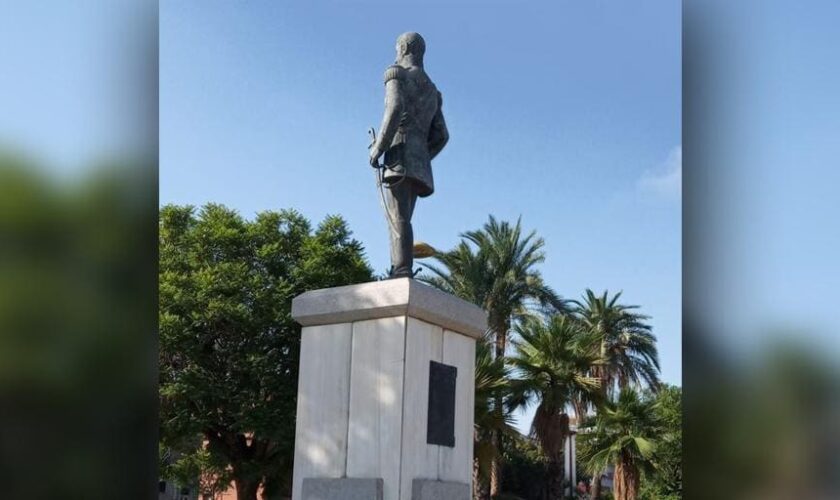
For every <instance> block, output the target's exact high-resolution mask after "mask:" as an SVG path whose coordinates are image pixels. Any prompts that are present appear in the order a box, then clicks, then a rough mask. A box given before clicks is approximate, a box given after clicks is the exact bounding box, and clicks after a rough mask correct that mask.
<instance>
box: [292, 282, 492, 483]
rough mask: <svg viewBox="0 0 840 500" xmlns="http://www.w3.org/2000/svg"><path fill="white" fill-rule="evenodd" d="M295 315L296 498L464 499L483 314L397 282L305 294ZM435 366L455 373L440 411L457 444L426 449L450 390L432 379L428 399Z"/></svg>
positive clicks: (295, 307) (295, 304)
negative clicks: (298, 328) (450, 403)
mask: <svg viewBox="0 0 840 500" xmlns="http://www.w3.org/2000/svg"><path fill="white" fill-rule="evenodd" d="M292 316H293V317H294V319H295V320H296V321H298V322H299V323H300V324H301V325H303V327H304V328H303V336H302V343H301V359H300V380H299V385H298V403H297V421H296V437H295V439H296V441H295V463H294V482H293V490H292V499H293V500H333V499H341V498H348V499H349V498H353V499H359V500H362V499H364V500H368V499H369V500H378V499H383V500H430V499H432V498H435V499H441V500H469V497H470V481H471V478H472V461H473V405H474V376H475V341H476V339H477V338H479V337H480V336H481V335H482V334H483V333H484V331H485V329H486V324H487V318H486V315H485V314H484V312H483V311H482V310H481V309H480V308H479V307H477V306H475V305H473V304H470V303H468V302H466V301H463V300H461V299H458V298H456V297H454V296H451V295H449V294H446V293H443V292H441V291H439V290H436V289H434V288H432V287H429V286H427V285H424V284H422V283H420V282H417V281H415V280H413V279H409V278H401V279H394V280H387V281H379V282H373V283H364V284H361V285H352V286H346V287H338V288H329V289H324V290H314V291H311V292H307V293H304V294H302V295H300V296H298V297H296V298H295V299H294V301H293V302H292ZM432 362H436V363H442V364H444V365H447V366H446V367H445V370H444V371H445V372H446V373H448V374H451V373H453V372H455V371H457V376H456V377H454V381H453V380H452V378H451V377H450V378H448V379H446V381H447V383H449V387H450V389H451V388H452V387H453V386H454V412H447V411H444V412H443V414H444V417H443V420H444V421H445V422H444V428H446V429H449V432H451V431H452V430H453V429H454V446H449V444H453V443H451V441H450V442H448V443H447V444H429V441H430V439H431V440H432V441H435V439H434V438H430V435H433V434H435V433H438V434H439V431H440V427H439V426H438V424H439V423H440V422H439V421H440V420H441V419H439V418H433V419H432V420H434V421H435V422H436V423H432V422H430V419H429V408H430V405H432V407H433V410H432V411H433V415H438V414H439V413H440V405H439V403H438V401H439V400H440V398H439V397H438V395H439V394H444V396H443V399H447V397H451V392H452V391H451V390H450V391H449V392H446V391H444V392H441V391H440V390H439V385H440V384H439V383H438V380H439V379H435V378H434V375H432V377H433V379H432V381H431V384H432V386H433V387H432V391H431V392H433V393H434V394H435V396H433V397H432V398H431V400H430V371H434V370H432V369H431V365H432V364H433V363H432ZM453 367H454V370H453ZM443 385H447V384H443ZM446 394H448V395H449V396H447V395H446ZM445 406H446V405H444V407H445ZM431 427H434V428H435V432H433V433H432V434H430V433H429V431H430V428H431ZM449 436H450V437H451V434H449ZM304 482H306V485H304Z"/></svg>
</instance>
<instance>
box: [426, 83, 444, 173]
mask: <svg viewBox="0 0 840 500" xmlns="http://www.w3.org/2000/svg"><path fill="white" fill-rule="evenodd" d="M447 142H449V130H448V129H447V128H446V121H445V120H444V119H443V98H442V97H441V95H440V92H438V109H437V113H435V117H434V118H433V119H432V127H431V129H429V156H430V158H434V157H435V156H437V155H438V153H440V152H441V151H442V150H443V148H444V146H446V143H447Z"/></svg>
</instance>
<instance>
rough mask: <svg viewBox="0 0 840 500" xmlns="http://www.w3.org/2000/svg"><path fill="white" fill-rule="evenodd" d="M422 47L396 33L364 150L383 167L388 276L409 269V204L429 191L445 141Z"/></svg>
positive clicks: (411, 236)
mask: <svg viewBox="0 0 840 500" xmlns="http://www.w3.org/2000/svg"><path fill="white" fill-rule="evenodd" d="M425 52H426V42H425V41H424V40H423V37H421V36H420V35H419V34H418V33H403V34H402V35H400V36H399V38H397V60H396V64H394V65H393V66H390V67H389V68H388V69H387V70H385V116H384V117H383V119H382V125H381V127H380V129H379V135H378V136H377V138H376V140H375V141H374V143H373V144H372V146H371V149H370V163H371V165H373V166H374V167H378V168H383V175H382V183H383V185H384V187H385V189H384V192H385V194H384V198H385V209H386V214H385V215H386V217H388V219H389V226H390V233H391V273H390V274H391V277H392V278H401V277H406V276H407V277H411V276H413V274H414V273H413V269H412V266H413V261H414V256H413V253H412V252H413V246H414V234H413V232H412V229H411V215H412V213H413V212H414V203H415V202H416V201H417V197H418V196H419V197H426V196H429V195H431V194H432V192H434V189H435V188H434V182H433V180H432V163H431V160H432V158H434V157H435V156H437V154H438V153H440V152H441V150H442V149H443V147H444V146H445V145H446V142H447V141H448V140H449V132H448V131H447V130H446V122H444V120H443V112H442V111H441V105H442V99H441V95H440V92H438V90H437V87H435V84H434V83H432V80H431V79H430V78H429V75H427V74H426V71H424V70H423V54H424V53H425ZM383 154H384V162H383V165H380V164H379V158H380V157H381V156H382V155H383Z"/></svg>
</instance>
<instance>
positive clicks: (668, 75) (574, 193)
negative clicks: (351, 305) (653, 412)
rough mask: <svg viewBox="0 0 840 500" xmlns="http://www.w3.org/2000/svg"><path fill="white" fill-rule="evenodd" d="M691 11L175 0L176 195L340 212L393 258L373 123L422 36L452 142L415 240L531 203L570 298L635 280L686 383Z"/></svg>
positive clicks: (169, 16) (170, 170)
mask: <svg viewBox="0 0 840 500" xmlns="http://www.w3.org/2000/svg"><path fill="white" fill-rule="evenodd" d="M680 15H681V11H680V3H679V2H676V1H671V2H645V3H642V4H633V5H632V6H631V5H630V4H628V3H622V2H614V3H611V4H609V5H607V4H606V3H605V2H550V3H549V2H547V3H546V4H544V5H540V6H527V7H525V6H521V7H516V8H510V7H501V6H495V5H493V4H491V5H484V6H481V7H478V6H472V7H455V6H449V5H445V4H443V3H437V4H433V5H432V6H430V7H428V8H424V9H419V8H417V7H416V6H413V4H412V5H408V6H406V7H402V6H400V5H399V4H396V3H393V2H391V3H388V4H384V3H383V4H378V3H362V4H357V5H352V6H348V5H331V6H329V7H326V6H314V5H307V6H302V5H298V6H291V5H288V4H287V3H286V2H271V1H263V2H257V1H251V2H231V1H209V2H208V1H206V0H201V1H198V0H195V1H185V0H179V1H172V2H163V3H162V5H161V6H160V202H161V203H162V204H165V203H178V204H194V205H201V204H203V203H205V202H210V201H212V202H219V203H224V204H226V205H228V206H230V207H233V208H236V209H238V210H239V211H240V212H241V213H242V214H243V215H245V216H246V217H251V216H253V215H254V214H255V213H256V212H258V211H261V210H267V209H272V210H277V209H282V208H295V209H298V210H300V211H301V212H303V213H304V214H305V215H306V216H307V217H309V218H310V219H312V220H313V221H318V220H320V219H322V218H323V217H324V216H325V215H327V214H341V215H342V216H344V217H345V218H346V219H347V220H348V222H349V225H350V227H351V228H352V230H353V231H354V233H355V237H356V238H358V239H359V240H361V241H362V242H363V244H364V245H365V248H366V250H367V254H368V256H369V258H370V261H371V263H372V265H373V267H374V268H375V270H376V271H377V272H381V271H384V270H385V269H386V268H387V267H388V265H389V263H388V242H387V225H386V222H385V219H384V217H383V215H382V211H381V208H380V205H379V199H378V196H377V193H376V190H375V184H374V175H373V172H372V170H371V168H370V167H369V166H368V165H367V161H366V158H367V150H366V146H367V144H368V137H367V135H366V131H367V129H368V127H370V126H372V125H376V126H378V124H379V121H380V120H381V113H382V102H383V86H382V81H381V77H382V73H383V71H384V69H385V68H386V67H387V66H388V65H389V64H391V62H392V61H393V59H394V53H393V52H394V49H393V46H394V40H395V38H396V36H397V35H399V34H400V33H401V32H403V31H418V32H420V33H421V34H422V35H423V36H424V37H425V38H426V42H427V53H426V69H427V71H428V72H429V74H430V76H431V77H432V78H433V80H434V81H435V83H436V84H437V86H438V88H439V89H440V90H441V91H442V93H443V96H444V113H445V116H446V120H447V124H448V126H449V129H450V134H451V140H450V143H449V145H448V146H447V148H446V149H445V150H444V152H443V153H441V155H440V156H439V157H438V158H437V159H436V160H435V162H434V164H433V169H434V175H435V181H436V188H437V190H436V192H435V194H434V195H433V196H432V197H430V198H427V199H421V200H420V201H419V202H418V206H417V208H416V211H415V217H414V227H415V235H416V238H417V239H419V240H423V241H425V242H428V243H430V244H431V245H433V246H435V247H437V248H442V249H445V248H449V247H451V246H453V245H454V244H455V243H456V242H457V241H458V235H459V233H461V232H463V231H465V230H470V229H474V228H478V227H479V226H481V225H482V224H483V223H484V222H485V221H486V220H487V217H488V214H494V215H495V216H497V217H499V218H502V219H508V220H515V219H516V218H517V217H519V216H521V217H522V221H523V224H524V226H525V227H526V228H528V229H536V230H537V231H538V233H539V234H540V235H541V236H542V237H543V238H545V241H546V253H547V259H546V262H545V264H544V265H543V266H542V272H543V274H544V276H545V278H546V279H547V281H548V282H549V283H550V284H551V285H552V286H554V287H555V288H556V289H557V290H558V292H560V293H561V294H562V295H563V296H565V297H567V298H578V297H579V296H580V295H581V294H582V292H583V290H584V289H585V288H586V287H589V288H592V289H594V290H596V291H600V290H603V289H609V290H610V291H619V290H623V291H624V295H623V298H624V300H625V301H626V302H627V303H632V304H638V305H641V306H642V311H643V312H645V313H647V314H649V315H651V316H652V320H651V322H652V324H653V326H654V329H655V333H656V334H657V336H658V337H659V346H660V352H661V358H662V376H663V378H664V380H665V381H667V382H669V383H674V384H680V381H681V340H680V336H681V179H682V167H681V162H682V159H681V129H680V125H681V116H680V112H681V94H680V92H681V55H680V50H681V47H680V42H681V39H680V37H681V33H680V30H681V25H680ZM522 425H525V424H524V423H523V424H522Z"/></svg>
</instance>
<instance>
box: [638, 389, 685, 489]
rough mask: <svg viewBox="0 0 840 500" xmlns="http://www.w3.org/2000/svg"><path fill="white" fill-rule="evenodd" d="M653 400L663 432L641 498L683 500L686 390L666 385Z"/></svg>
mask: <svg viewBox="0 0 840 500" xmlns="http://www.w3.org/2000/svg"><path fill="white" fill-rule="evenodd" d="M652 397H654V398H655V401H656V404H655V405H654V411H655V412H656V416H657V419H658V421H659V425H660V429H659V432H658V438H657V446H656V450H655V451H654V454H653V459H652V462H653V470H652V471H650V472H649V473H646V474H645V475H644V476H643V478H642V479H643V481H642V487H641V489H640V491H639V498H643V499H646V500H678V499H681V498H682V389H681V388H679V387H676V386H673V385H668V386H663V387H660V388H659V391H658V392H657V393H656V395H654V396H652Z"/></svg>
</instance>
